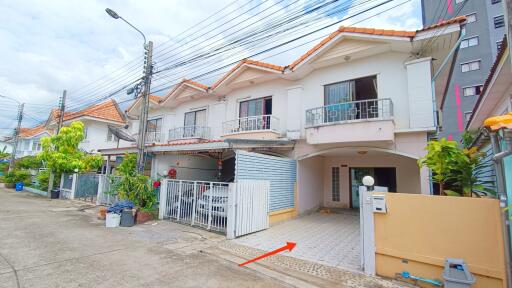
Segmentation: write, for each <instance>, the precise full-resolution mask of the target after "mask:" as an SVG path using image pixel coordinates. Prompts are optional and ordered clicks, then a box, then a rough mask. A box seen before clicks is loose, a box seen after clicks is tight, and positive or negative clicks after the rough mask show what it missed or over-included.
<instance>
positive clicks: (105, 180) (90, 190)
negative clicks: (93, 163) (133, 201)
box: [60, 173, 120, 205]
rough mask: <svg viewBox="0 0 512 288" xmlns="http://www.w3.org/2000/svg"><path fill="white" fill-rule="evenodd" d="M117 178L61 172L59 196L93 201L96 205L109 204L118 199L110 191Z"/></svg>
mask: <svg viewBox="0 0 512 288" xmlns="http://www.w3.org/2000/svg"><path fill="white" fill-rule="evenodd" d="M119 179H120V177H119V176H113V175H104V174H95V173H84V174H78V173H73V174H66V173H63V174H62V176H61V180H60V198H61V199H80V200H86V201H90V202H95V203H96V205H111V204H113V203H114V202H117V201H118V200H119V199H118V197H117V195H116V194H115V193H113V191H111V190H112V189H111V188H113V185H115V183H116V182H117V181H119Z"/></svg>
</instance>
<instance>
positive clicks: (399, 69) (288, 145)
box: [101, 17, 465, 221]
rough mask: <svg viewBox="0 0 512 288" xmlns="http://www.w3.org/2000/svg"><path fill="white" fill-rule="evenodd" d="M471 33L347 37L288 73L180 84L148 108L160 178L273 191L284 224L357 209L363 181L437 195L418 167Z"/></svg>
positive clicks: (271, 70) (267, 67)
mask: <svg viewBox="0 0 512 288" xmlns="http://www.w3.org/2000/svg"><path fill="white" fill-rule="evenodd" d="M464 21H465V18H464V17H459V18H454V19H451V20H448V21H445V22H442V23H439V24H436V25H434V26H431V27H427V28H424V29H421V30H418V31H395V30H383V29H368V28H353V27H340V28H339V29H338V30H336V31H335V32H333V33H332V34H331V35H329V36H328V37H327V38H325V39H324V40H322V41H321V42H320V43H318V44H317V45H316V46H314V47H313V48H312V49H311V50H309V51H308V52H307V53H306V54H304V55H303V56H302V57H300V58H299V59H297V60H296V61H294V62H293V63H292V64H290V65H287V66H278V65H274V64H270V63H264V62H260V61H255V60H249V59H247V60H244V61H241V62H240V63H239V64H238V65H236V66H235V67H233V69H231V70H230V71H229V72H228V73H226V74H225V75H224V76H223V77H222V78H220V79H219V80H218V81H217V82H216V83H214V84H213V85H212V86H211V87H208V86H206V85H203V84H200V83H197V82H194V81H191V80H183V81H182V82H181V83H179V84H178V85H176V86H175V87H174V88H173V89H172V90H171V91H170V92H169V93H167V94H166V95H165V96H164V97H158V96H152V97H151V101H150V112H149V120H148V124H149V125H148V136H147V139H146V140H147V141H146V142H147V151H148V155H149V157H148V158H149V159H148V166H149V167H150V168H151V175H152V176H153V177H159V175H162V174H166V173H167V171H169V169H175V170H176V172H177V178H178V179H185V180H201V181H223V182H232V181H236V180H238V179H265V180H269V181H270V196H269V197H270V199H269V201H270V207H269V209H270V215H271V216H272V217H274V218H275V219H276V220H277V219H286V218H290V217H293V216H295V215H297V214H302V213H306V212H308V211H313V210H316V209H318V208H319V207H332V208H338V207H339V208H358V207H359V200H358V199H359V192H358V187H359V186H360V185H361V179H362V177H363V176H365V175H373V177H374V178H375V181H376V184H375V185H377V186H382V187H385V188H382V189H387V190H388V191H389V192H402V193H424V194H429V193H430V183H429V175H428V170H427V169H420V168H419V167H418V165H417V160H418V159H419V158H420V157H422V156H423V155H424V153H425V151H424V148H425V146H426V144H427V140H428V138H429V135H430V134H431V133H433V132H435V131H436V111H437V109H438V108H439V107H438V105H437V102H439V101H437V100H438V99H441V98H442V96H443V95H444V94H445V93H446V87H447V79H448V75H449V72H450V69H451V66H452V64H453V59H454V58H453V55H454V53H453V52H455V51H456V49H457V48H456V47H457V44H458V43H457V42H458V40H459V38H460V35H461V29H460V26H461V24H463V22H464ZM139 103H140V99H139V100H137V101H136V102H134V104H133V105H132V106H131V107H130V108H129V109H128V110H127V111H126V113H127V114H128V116H129V117H132V118H136V117H137V116H138V115H139V113H140V112H139V109H140V105H139ZM132 123H133V124H132V125H131V126H132V129H133V130H132V131H137V128H138V127H137V126H138V124H137V120H135V121H133V122H132ZM135 151H136V150H135V147H134V146H126V147H122V148H118V149H102V150H101V152H102V153H103V154H105V155H118V156H122V155H123V154H124V153H126V152H135ZM271 221H272V220H271Z"/></svg>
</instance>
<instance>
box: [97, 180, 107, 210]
mask: <svg viewBox="0 0 512 288" xmlns="http://www.w3.org/2000/svg"><path fill="white" fill-rule="evenodd" d="M103 181H105V175H98V193H96V205H100V204H101V201H100V199H101V197H103Z"/></svg>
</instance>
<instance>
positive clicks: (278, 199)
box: [235, 150, 297, 212]
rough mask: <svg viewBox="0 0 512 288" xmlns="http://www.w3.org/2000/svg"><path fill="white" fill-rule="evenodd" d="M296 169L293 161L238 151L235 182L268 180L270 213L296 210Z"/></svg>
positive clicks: (295, 162)
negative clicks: (290, 209)
mask: <svg viewBox="0 0 512 288" xmlns="http://www.w3.org/2000/svg"><path fill="white" fill-rule="evenodd" d="M296 167H297V161H295V160H293V159H289V158H280V157H275V156H269V155H263V154H259V153H252V152H246V151H243V150H237V151H236V167H235V181H238V180H268V181H270V190H269V206H270V207H269V211H271V212H272V211H277V210H281V209H287V208H294V204H295V201H294V188H295V182H296V179H297V169H296Z"/></svg>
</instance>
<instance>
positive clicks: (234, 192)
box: [159, 180, 269, 238]
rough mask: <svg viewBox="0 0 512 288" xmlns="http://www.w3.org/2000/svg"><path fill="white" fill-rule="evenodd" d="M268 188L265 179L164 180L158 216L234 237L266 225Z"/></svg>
mask: <svg viewBox="0 0 512 288" xmlns="http://www.w3.org/2000/svg"><path fill="white" fill-rule="evenodd" d="M268 191H269V183H268V181H258V180H256V181H255V180H242V181H239V182H236V183H226V182H204V181H187V180H163V181H162V187H161V191H160V211H159V213H160V215H159V217H160V219H171V220H174V221H177V222H180V223H183V224H188V225H192V226H198V227H201V228H204V229H207V230H211V231H217V232H221V233H226V234H227V236H228V238H234V237H236V236H241V235H245V234H248V233H252V232H255V231H259V230H263V229H266V228H268Z"/></svg>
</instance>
